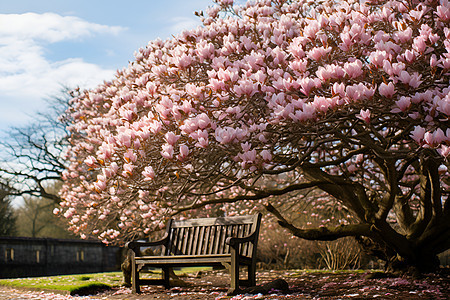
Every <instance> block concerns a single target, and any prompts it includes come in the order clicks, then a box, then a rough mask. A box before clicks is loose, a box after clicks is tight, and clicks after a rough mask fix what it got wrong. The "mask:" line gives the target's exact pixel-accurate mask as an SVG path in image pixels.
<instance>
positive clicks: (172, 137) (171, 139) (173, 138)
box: [164, 131, 180, 146]
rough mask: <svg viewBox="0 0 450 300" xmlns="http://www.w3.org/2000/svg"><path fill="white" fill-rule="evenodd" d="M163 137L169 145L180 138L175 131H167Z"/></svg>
mask: <svg viewBox="0 0 450 300" xmlns="http://www.w3.org/2000/svg"><path fill="white" fill-rule="evenodd" d="M164 137H165V139H166V142H167V143H168V144H169V145H172V146H173V145H175V143H176V142H177V141H178V139H179V138H180V136H179V135H176V134H175V133H173V132H172V131H169V132H167V133H166V134H165V136H164Z"/></svg>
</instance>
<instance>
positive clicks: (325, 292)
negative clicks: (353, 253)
mask: <svg viewBox="0 0 450 300" xmlns="http://www.w3.org/2000/svg"><path fill="white" fill-rule="evenodd" d="M366 277H367V274H363V273H356V272H349V273H332V272H313V273H311V272H304V271H301V270H299V271H295V270H294V271H270V272H269V271H260V272H258V273H257V278H258V284H264V283H267V282H270V281H272V280H274V279H276V278H282V279H284V280H286V281H287V282H288V284H289V288H290V293H289V294H280V293H277V291H272V293H271V294H269V295H261V294H257V295H238V296H235V297H234V298H231V297H226V290H227V286H228V282H229V275H228V274H227V273H226V271H210V272H206V273H204V274H202V275H201V276H198V277H195V276H189V277H183V278H182V280H183V281H184V282H185V283H186V284H185V286H184V287H174V288H172V289H170V290H164V289H163V288H160V287H144V288H143V289H142V290H143V293H142V294H139V295H134V294H132V293H131V290H130V289H129V288H115V289H112V290H108V291H105V292H102V293H98V294H96V295H93V296H79V297H73V296H68V295H61V294H55V293H48V292H37V291H27V290H12V289H8V288H4V287H3V288H1V287H0V300H5V299H14V300H16V299H18V300H21V299H54V300H62V299H77V300H84V299H116V300H149V299H178V300H180V299H186V300H187V299H202V300H203V299H217V300H219V299H233V300H238V299H396V300H397V299H412V300H414V299H433V300H434V299H443V300H445V299H450V276H449V275H448V274H447V275H441V276H436V275H432V274H430V275H428V276H424V277H423V278H420V279H413V278H383V279H367V278H366Z"/></svg>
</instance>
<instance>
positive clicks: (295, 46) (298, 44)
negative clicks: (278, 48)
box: [288, 37, 305, 59]
mask: <svg viewBox="0 0 450 300" xmlns="http://www.w3.org/2000/svg"><path fill="white" fill-rule="evenodd" d="M302 42H303V38H302V37H296V38H294V39H293V40H292V42H291V44H290V45H289V48H288V50H289V52H290V53H292V54H293V55H294V56H295V57H296V58H298V59H301V58H303V57H305V51H303V46H302Z"/></svg>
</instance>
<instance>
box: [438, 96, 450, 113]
mask: <svg viewBox="0 0 450 300" xmlns="http://www.w3.org/2000/svg"><path fill="white" fill-rule="evenodd" d="M437 110H439V111H440V112H441V113H443V114H445V115H447V116H450V94H449V95H447V97H445V98H444V99H441V100H440V101H439V102H438V107H437Z"/></svg>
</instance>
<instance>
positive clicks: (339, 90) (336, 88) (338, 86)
mask: <svg viewBox="0 0 450 300" xmlns="http://www.w3.org/2000/svg"><path fill="white" fill-rule="evenodd" d="M332 91H333V94H334V95H340V96H341V97H343V96H345V84H344V83H337V82H335V83H334V84H333V87H332Z"/></svg>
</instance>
